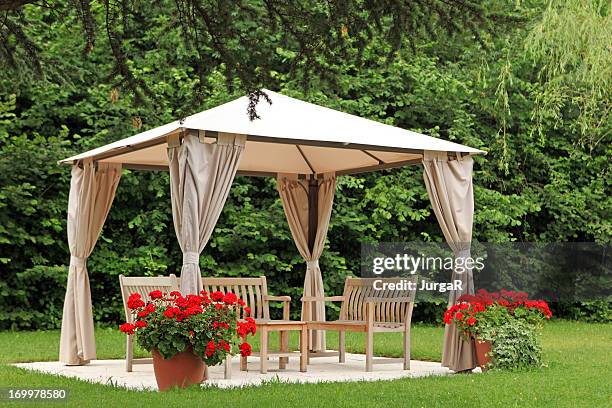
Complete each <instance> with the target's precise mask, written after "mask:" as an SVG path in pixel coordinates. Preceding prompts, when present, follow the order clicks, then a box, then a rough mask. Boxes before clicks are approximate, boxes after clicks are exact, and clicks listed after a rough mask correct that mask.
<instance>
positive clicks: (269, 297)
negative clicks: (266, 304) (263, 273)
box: [263, 295, 291, 302]
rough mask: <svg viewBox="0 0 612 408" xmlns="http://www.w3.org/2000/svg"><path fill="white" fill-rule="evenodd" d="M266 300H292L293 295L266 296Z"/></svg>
mask: <svg viewBox="0 0 612 408" xmlns="http://www.w3.org/2000/svg"><path fill="white" fill-rule="evenodd" d="M263 299H264V300H272V301H276V302H291V296H268V295H266V296H264V297H263Z"/></svg>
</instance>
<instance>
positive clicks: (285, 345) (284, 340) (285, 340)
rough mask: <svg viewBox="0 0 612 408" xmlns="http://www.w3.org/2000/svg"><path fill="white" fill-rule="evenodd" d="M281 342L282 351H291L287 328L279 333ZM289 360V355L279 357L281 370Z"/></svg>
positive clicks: (280, 348)
mask: <svg viewBox="0 0 612 408" xmlns="http://www.w3.org/2000/svg"><path fill="white" fill-rule="evenodd" d="M278 338H279V343H280V347H279V350H280V351H281V352H287V351H289V332H288V331H286V330H283V331H281V332H280V333H279V336H278ZM288 361H289V357H279V358H278V368H279V369H280V370H283V369H285V368H286V367H287V362H288Z"/></svg>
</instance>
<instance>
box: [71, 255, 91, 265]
mask: <svg viewBox="0 0 612 408" xmlns="http://www.w3.org/2000/svg"><path fill="white" fill-rule="evenodd" d="M86 262H87V258H86V257H80V256H73V255H70V265H74V266H76V267H78V268H82V267H84V266H85V263H86Z"/></svg>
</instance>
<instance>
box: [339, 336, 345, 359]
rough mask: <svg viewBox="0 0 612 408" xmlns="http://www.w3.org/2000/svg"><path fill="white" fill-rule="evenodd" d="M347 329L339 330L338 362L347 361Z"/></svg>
mask: <svg viewBox="0 0 612 408" xmlns="http://www.w3.org/2000/svg"><path fill="white" fill-rule="evenodd" d="M344 333H345V331H344V330H340V331H339V332H338V362H340V363H344V362H345V361H346V347H345V342H346V338H345V337H346V336H345V335H344Z"/></svg>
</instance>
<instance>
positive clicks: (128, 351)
mask: <svg viewBox="0 0 612 408" xmlns="http://www.w3.org/2000/svg"><path fill="white" fill-rule="evenodd" d="M133 359H134V338H133V336H127V343H126V345H125V371H127V372H128V373H131V372H132V360H133Z"/></svg>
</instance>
